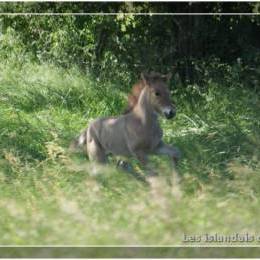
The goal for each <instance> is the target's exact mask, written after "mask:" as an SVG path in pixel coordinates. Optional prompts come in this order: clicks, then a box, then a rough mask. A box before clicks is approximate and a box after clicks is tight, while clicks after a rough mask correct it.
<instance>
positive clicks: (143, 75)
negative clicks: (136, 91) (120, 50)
mask: <svg viewBox="0 0 260 260" xmlns="http://www.w3.org/2000/svg"><path fill="white" fill-rule="evenodd" d="M141 79H142V81H143V83H144V85H147V86H149V80H150V78H149V75H148V74H147V73H145V72H142V73H141Z"/></svg>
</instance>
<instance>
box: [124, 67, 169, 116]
mask: <svg viewBox="0 0 260 260" xmlns="http://www.w3.org/2000/svg"><path fill="white" fill-rule="evenodd" d="M142 75H143V76H141V79H140V80H139V81H138V82H137V83H135V84H134V85H133V87H132V89H131V92H130V94H129V95H128V96H127V108H126V109H125V111H124V113H123V114H128V113H130V112H131V111H132V110H133V109H134V107H135V106H136V104H137V102H138V99H139V96H140V94H141V92H142V90H143V89H144V87H145V85H146V84H145V82H144V78H145V80H146V81H147V80H148V81H149V82H155V81H159V80H161V81H162V80H164V81H165V79H166V75H162V74H160V73H158V72H151V73H150V74H142Z"/></svg>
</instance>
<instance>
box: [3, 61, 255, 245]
mask: <svg viewBox="0 0 260 260" xmlns="http://www.w3.org/2000/svg"><path fill="white" fill-rule="evenodd" d="M130 87H131V86H121V85H120V84H119V85H116V84H115V83H109V79H108V80H107V82H104V81H99V80H98V79H95V78H92V77H90V76H88V75H87V74H83V73H82V72H79V70H78V69H77V68H70V69H66V70H65V69H61V68H58V67H56V66H54V65H52V64H47V63H46V64H41V65H39V64H37V63H32V62H21V63H19V62H14V61H9V60H2V61H1V62H0V198H1V199H0V215H1V218H0V234H1V236H0V244H2V245H6V244H8V245H10V244H11V245H39V244H40V245H51V244H55V245H61V244H62V245H66V244H70V245H72V244H73V245H95V244H99V245H100V244H105V245H112V244H114V245H115V244H120V245H154V244H156V245H174V244H182V243H184V242H183V237H184V234H187V235H200V234H205V233H209V234H215V233H218V234H227V235H228V234H234V233H240V234H244V233H247V232H248V233H250V234H260V218H259V214H260V208H259V200H260V188H259V187H260V163H259V155H260V138H259V137H260V131H259V130H260V100H259V96H258V95H257V92H256V91H254V90H253V89H250V88H246V87H244V86H243V87H241V85H240V83H239V82H233V83H232V84H231V85H229V84H226V85H224V84H217V83H214V82H211V83H209V85H208V86H207V87H204V88H201V87H199V86H196V85H190V86H187V88H186V89H182V88H178V87H177V86H176V88H174V87H173V93H172V94H173V99H174V100H175V103H176V105H177V109H178V112H177V116H176V118H175V119H174V120H170V121H167V120H165V119H163V118H162V119H161V124H162V126H163V129H164V140H165V141H166V142H167V143H169V144H176V146H178V147H179V149H180V150H181V151H182V160H181V161H180V164H179V166H178V171H179V174H180V176H181V177H182V178H181V183H180V184H179V190H178V191H177V192H176V189H174V187H172V185H171V181H170V176H171V171H170V167H169V162H168V160H167V158H164V157H152V158H151V164H152V165H153V167H154V168H155V169H156V170H157V172H159V177H157V178H156V179H155V183H154V184H155V185H154V186H153V187H152V188H151V187H149V186H147V185H145V184H144V183H142V182H140V181H138V180H137V179H136V178H134V177H133V176H132V175H130V174H127V173H124V172H122V171H120V170H118V169H116V167H115V158H111V160H110V161H111V162H110V163H109V165H108V166H107V167H105V168H104V169H102V170H101V171H100V173H99V174H98V175H93V174H92V171H91V167H90V165H89V163H88V160H87V159H86V158H85V156H84V155H83V154H82V153H75V154H71V153H69V151H68V146H69V143H70V141H71V140H72V139H73V138H74V137H75V136H76V135H77V134H78V133H79V132H80V131H81V129H83V128H84V127H86V126H87V124H88V122H89V121H90V120H91V119H93V118H95V117H99V116H104V115H116V114H120V113H121V112H122V111H123V108H124V105H125V102H126V95H127V93H126V90H125V89H128V90H129V89H130ZM131 161H132V163H133V165H134V168H135V170H136V171H137V172H140V173H141V174H144V173H143V169H141V167H140V166H139V165H138V163H137V162H136V161H134V160H131Z"/></svg>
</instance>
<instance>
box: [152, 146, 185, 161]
mask: <svg viewBox="0 0 260 260" xmlns="http://www.w3.org/2000/svg"><path fill="white" fill-rule="evenodd" d="M155 152H156V153H157V154H164V155H168V156H169V157H170V159H171V160H172V161H173V162H174V164H177V162H178V161H179V159H180V158H181V152H180V150H179V149H178V148H176V147H172V146H170V145H168V144H165V143H163V142H161V143H160V145H159V146H158V148H157V149H156V151H155Z"/></svg>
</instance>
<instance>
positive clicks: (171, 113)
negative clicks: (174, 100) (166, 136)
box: [163, 108, 176, 119]
mask: <svg viewBox="0 0 260 260" xmlns="http://www.w3.org/2000/svg"><path fill="white" fill-rule="evenodd" d="M163 114H164V115H165V117H166V118H167V119H171V118H173V117H175V116H176V110H175V109H172V108H166V109H163Z"/></svg>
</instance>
